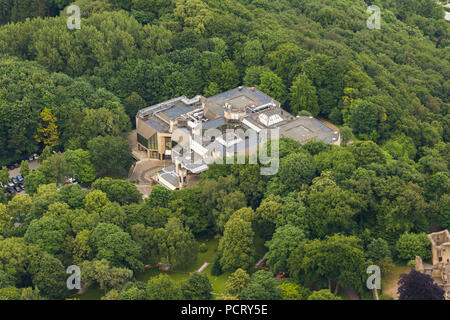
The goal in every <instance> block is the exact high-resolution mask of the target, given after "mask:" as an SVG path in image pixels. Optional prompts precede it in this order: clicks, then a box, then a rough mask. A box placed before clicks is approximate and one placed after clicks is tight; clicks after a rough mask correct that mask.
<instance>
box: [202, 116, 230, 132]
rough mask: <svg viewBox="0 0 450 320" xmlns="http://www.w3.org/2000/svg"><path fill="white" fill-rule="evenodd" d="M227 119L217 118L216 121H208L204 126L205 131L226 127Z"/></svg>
mask: <svg viewBox="0 0 450 320" xmlns="http://www.w3.org/2000/svg"><path fill="white" fill-rule="evenodd" d="M225 123H226V122H225V118H217V119H214V120H210V121H207V122H206V123H204V124H203V129H205V130H207V129H217V128H219V127H221V126H223V125H225Z"/></svg>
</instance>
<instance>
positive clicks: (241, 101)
mask: <svg viewBox="0 0 450 320" xmlns="http://www.w3.org/2000/svg"><path fill="white" fill-rule="evenodd" d="M271 102H274V103H275V104H276V105H279V103H277V102H276V101H274V99H273V98H272V97H270V96H268V95H267V94H265V93H264V92H262V91H260V90H258V89H252V88H249V87H239V88H235V89H232V90H228V91H226V92H223V93H219V94H217V95H215V96H212V97H210V98H208V99H206V101H205V104H206V106H207V108H208V109H209V110H211V111H212V112H214V113H215V114H216V115H219V116H222V117H223V116H224V109H223V107H224V105H225V103H230V104H231V105H232V106H234V107H236V108H238V109H241V110H244V109H245V107H246V106H248V105H255V106H261V105H264V104H268V103H271Z"/></svg>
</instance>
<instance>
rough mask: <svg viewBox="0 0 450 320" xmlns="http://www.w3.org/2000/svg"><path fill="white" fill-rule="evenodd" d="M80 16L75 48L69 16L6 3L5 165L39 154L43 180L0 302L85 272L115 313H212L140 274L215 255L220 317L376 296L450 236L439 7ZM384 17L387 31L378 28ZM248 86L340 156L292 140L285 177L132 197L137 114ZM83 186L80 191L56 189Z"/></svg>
mask: <svg viewBox="0 0 450 320" xmlns="http://www.w3.org/2000/svg"><path fill="white" fill-rule="evenodd" d="M73 4H76V5H78V6H79V7H80V8H81V14H82V21H81V29H80V30H69V29H68V28H67V25H66V20H67V18H68V15H67V14H66V13H65V7H66V6H67V5H69V1H64V0H60V1H58V0H56V1H54V0H51V1H50V0H27V1H18V0H0V24H1V26H0V146H1V150H0V164H1V165H6V164H10V163H14V162H17V161H20V160H21V159H23V158H24V157H27V156H28V155H30V154H32V153H35V152H37V153H41V157H40V159H39V161H40V162H41V164H42V165H41V166H40V167H39V169H36V170H33V171H32V172H29V173H28V172H26V174H25V175H26V176H25V185H26V186H27V194H26V195H19V196H15V197H14V198H11V197H7V196H6V195H4V194H3V193H0V298H2V299H24V300H25V299H42V298H50V299H63V298H68V297H70V296H71V295H72V294H73V293H74V292H69V291H68V290H67V289H66V278H67V274H66V272H65V271H66V268H67V266H69V265H73V264H76V265H79V266H80V267H81V270H82V274H83V280H82V281H83V284H84V288H85V289H86V288H89V287H90V286H98V287H100V288H101V289H102V290H103V291H104V296H105V297H104V298H105V299H183V298H185V299H211V298H212V294H211V292H212V287H211V283H210V279H209V278H208V277H207V276H206V275H205V274H198V273H194V274H193V275H192V276H191V277H189V279H186V280H184V281H182V282H176V281H174V280H173V279H172V278H170V277H168V276H167V275H163V274H161V275H159V276H158V277H152V278H151V279H150V280H149V281H148V282H143V281H139V280H138V279H137V278H136V274H137V273H139V272H141V271H142V270H143V268H144V265H154V264H156V263H158V262H164V263H170V264H172V265H173V267H174V268H181V269H183V268H187V267H188V266H190V265H191V264H192V263H193V262H194V261H193V260H195V259H196V256H197V253H198V252H201V251H202V250H204V249H203V248H202V244H201V242H202V241H203V239H205V238H210V239H211V238H214V237H215V239H217V240H218V242H219V244H218V248H217V258H216V260H215V261H210V262H214V263H213V266H212V267H211V268H212V271H211V273H213V274H214V275H217V276H219V275H221V274H225V275H227V283H226V290H225V291H224V292H223V295H219V296H217V295H216V296H215V297H216V298H222V299H238V298H239V299H250V300H251V299H311V300H315V299H333V298H334V299H339V297H338V295H339V294H340V288H351V289H354V290H356V291H358V292H359V293H360V294H361V295H362V296H364V295H367V294H368V293H369V294H370V292H368V291H367V289H366V288H365V283H366V279H367V273H366V268H367V266H369V265H371V264H377V265H379V266H380V267H381V269H382V272H383V274H388V273H389V271H390V269H392V267H393V265H394V264H402V265H406V264H407V263H409V262H410V260H413V259H414V258H415V256H416V255H421V256H422V257H423V258H424V259H425V260H427V259H429V258H430V254H431V252H430V250H429V241H428V239H427V237H426V236H425V233H428V232H430V231H431V230H441V229H445V228H450V196H449V189H450V177H449V171H448V163H449V159H450V152H449V151H450V150H449V139H450V115H449V113H448V111H449V107H450V100H449V98H450V94H449V90H450V54H449V53H450V42H449V41H448V40H445V39H443V40H442V41H441V42H440V44H439V45H438V46H436V42H437V40H438V39H439V38H441V37H442V36H449V35H450V32H449V31H450V24H449V22H448V21H445V20H444V18H443V17H444V14H445V10H444V8H443V7H442V6H441V5H440V4H438V3H436V2H435V1H434V0H399V1H391V0H378V1H362V0H315V1H308V0H279V1H269V0H122V1H121V0H109V1H87V0H78V1H75V2H74V3H73ZM372 4H374V5H377V6H379V7H380V8H381V17H382V21H381V29H379V30H376V29H375V30H370V29H368V28H367V26H366V21H367V19H368V17H369V15H368V14H367V13H366V9H367V7H368V6H369V5H372ZM242 84H243V85H246V86H255V87H258V88H259V89H261V90H262V91H264V92H265V93H267V94H269V95H271V96H273V97H274V98H276V99H277V100H278V101H280V102H281V103H282V106H283V108H285V109H287V110H288V111H290V112H291V113H292V114H294V115H297V114H310V115H313V116H319V117H322V118H325V119H328V120H329V121H331V122H332V123H334V124H336V125H338V126H339V127H340V128H341V136H342V139H343V143H342V146H339V147H338V146H331V145H326V144H324V143H319V142H309V143H307V144H306V145H300V144H297V143H296V142H294V141H293V140H285V139H282V140H281V141H280V157H281V159H280V170H279V172H278V174H277V175H276V176H261V175H260V174H259V173H260V170H259V167H258V165H231V166H223V165H212V166H211V167H210V169H209V170H208V171H207V172H206V173H204V174H203V175H202V179H201V182H200V183H199V185H197V186H195V187H193V188H188V189H184V190H180V191H174V192H172V191H168V190H166V189H164V188H162V187H159V186H156V187H153V190H152V193H151V195H150V197H149V199H147V200H146V201H142V199H141V195H140V193H139V192H138V190H137V189H136V187H135V186H134V184H133V183H131V182H127V181H125V180H121V178H123V177H124V176H126V174H127V172H128V169H129V168H130V166H131V164H132V158H131V154H130V147H129V145H128V142H127V140H126V135H127V134H128V132H129V131H130V130H131V129H132V127H133V122H134V117H135V114H136V112H137V110H139V109H140V108H143V107H145V106H147V105H151V104H155V103H159V102H161V101H163V100H166V99H170V98H173V97H176V96H180V95H186V96H189V97H192V96H195V95H197V94H203V95H205V96H211V95H214V94H216V93H219V92H222V91H224V90H227V89H231V88H234V87H237V86H239V85H242ZM24 171H25V170H24ZM7 174H8V173H7V172H6V169H3V170H2V171H1V172H0V181H2V177H3V178H4V177H5V175H6V177H7ZM70 174H76V175H77V177H79V180H80V185H65V186H62V184H63V183H64V179H65V177H67V176H68V175H70ZM6 180H7V178H6ZM88 186H89V188H86V187H88ZM258 242H262V243H263V244H264V251H267V253H266V258H267V267H268V268H266V270H259V271H256V270H255V263H256V261H257V260H259V258H260V254H259V252H257V251H256V247H257V243H258ZM282 272H284V273H285V274H286V275H287V279H285V280H283V281H281V282H280V281H278V280H275V278H274V277H273V276H274V275H275V274H279V273H282ZM322 289H326V290H322Z"/></svg>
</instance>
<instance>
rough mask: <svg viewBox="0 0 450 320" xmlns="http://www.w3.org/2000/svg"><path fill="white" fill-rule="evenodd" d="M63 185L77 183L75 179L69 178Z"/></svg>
mask: <svg viewBox="0 0 450 320" xmlns="http://www.w3.org/2000/svg"><path fill="white" fill-rule="evenodd" d="M65 184H78V181H77V179H75V178H69V179H67V181H66V183H65Z"/></svg>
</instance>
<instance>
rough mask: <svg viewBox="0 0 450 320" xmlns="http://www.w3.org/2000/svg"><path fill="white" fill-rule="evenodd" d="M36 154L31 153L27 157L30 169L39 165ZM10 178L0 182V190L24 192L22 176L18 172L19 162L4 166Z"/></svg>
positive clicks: (8, 192)
mask: <svg viewBox="0 0 450 320" xmlns="http://www.w3.org/2000/svg"><path fill="white" fill-rule="evenodd" d="M37 158H38V155H36V154H35V155H32V156H30V157H29V158H27V159H24V160H26V161H27V162H28V166H29V168H30V170H34V169H36V168H38V167H39V166H40V163H39V162H38V161H37ZM6 168H7V170H8V174H9V178H10V180H9V181H8V182H7V183H3V184H2V183H0V192H2V191H3V192H5V193H7V194H11V195H20V194H25V185H24V177H23V176H22V175H21V174H20V164H19V163H16V164H11V165H7V166H6Z"/></svg>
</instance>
